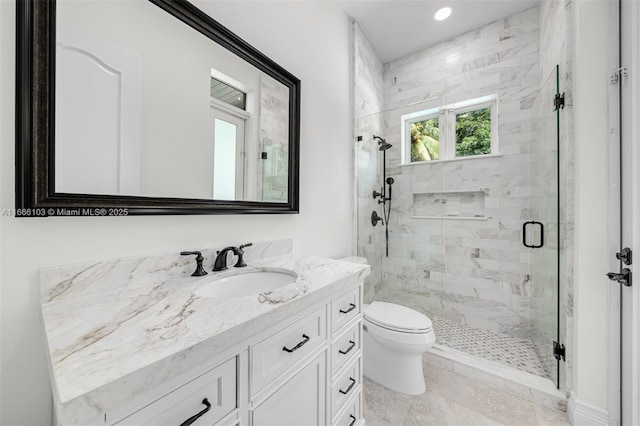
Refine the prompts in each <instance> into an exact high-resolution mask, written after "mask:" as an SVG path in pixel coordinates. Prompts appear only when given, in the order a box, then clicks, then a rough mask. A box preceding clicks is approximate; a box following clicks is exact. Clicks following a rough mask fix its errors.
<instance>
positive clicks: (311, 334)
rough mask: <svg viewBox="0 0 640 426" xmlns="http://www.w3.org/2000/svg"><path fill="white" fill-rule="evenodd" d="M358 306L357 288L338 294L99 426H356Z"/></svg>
mask: <svg viewBox="0 0 640 426" xmlns="http://www.w3.org/2000/svg"><path fill="white" fill-rule="evenodd" d="M361 304H362V287H361V285H359V286H357V287H353V286H352V287H349V288H348V289H344V291H341V292H338V293H336V294H335V295H334V296H332V297H330V298H327V299H325V300H324V301H322V302H321V303H316V304H315V305H313V306H311V307H308V308H306V309H304V310H302V311H301V312H300V313H299V314H297V315H296V316H294V317H292V318H290V319H287V320H284V321H282V322H279V323H277V324H274V325H271V326H269V327H266V328H265V329H263V330H262V331H259V332H258V333H256V334H255V335H254V336H253V337H252V338H251V339H249V340H248V341H244V342H237V344H235V345H234V346H233V347H232V348H229V350H230V351H231V353H230V352H229V351H227V352H225V355H224V356H223V355H221V356H220V357H221V358H220V359H214V360H212V361H211V363H210V365H211V368H208V369H207V368H200V370H198V371H204V373H197V372H193V371H192V372H191V376H189V372H187V373H183V374H182V375H180V376H179V377H178V378H174V379H173V381H172V383H171V384H167V385H166V386H163V387H162V389H153V390H152V391H150V392H148V393H146V394H145V395H142V396H138V397H136V399H135V401H129V402H128V403H127V404H123V405H122V406H121V407H117V409H115V410H112V411H111V412H107V413H106V414H105V416H104V421H101V422H100V424H108V425H113V426H128V425H136V426H141V425H154V426H156V425H157V426H161V425H171V426H181V425H183V424H185V425H186V424H192V425H195V426H202V425H207V426H214V425H216V426H231V425H255V426H286V425H291V426H300V425H317V426H321V425H333V424H335V425H340V426H348V425H351V426H354V425H358V424H362V423H364V421H363V420H362V419H361V413H362V397H361V394H362V361H361V358H362V349H361V342H362V322H361V317H362V316H361V312H362V309H361ZM194 376H195V377H194ZM183 377H184V378H186V379H185V381H184V382H182V383H178V382H179V379H180V378H183ZM205 400H206V402H205ZM196 416H197V417H196ZM190 418H191V419H192V420H193V421H192V423H185V422H187V421H188V419H190ZM91 424H95V423H91Z"/></svg>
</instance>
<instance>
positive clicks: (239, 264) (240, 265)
mask: <svg viewBox="0 0 640 426" xmlns="http://www.w3.org/2000/svg"><path fill="white" fill-rule="evenodd" d="M252 245H253V243H247V244H243V245H241V246H240V247H238V251H237V252H236V255H237V256H238V261H237V262H236V264H235V265H233V266H234V267H235V268H243V267H245V266H247V264H246V263H245V261H244V259H243V258H242V256H244V250H243V249H244V248H245V247H251V246H252Z"/></svg>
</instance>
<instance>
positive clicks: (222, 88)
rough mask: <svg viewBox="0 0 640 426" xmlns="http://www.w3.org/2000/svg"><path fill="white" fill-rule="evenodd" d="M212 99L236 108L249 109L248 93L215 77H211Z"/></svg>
mask: <svg viewBox="0 0 640 426" xmlns="http://www.w3.org/2000/svg"><path fill="white" fill-rule="evenodd" d="M211 97H212V98H215V99H218V100H220V101H222V102H224V103H226V104H229V105H233V106H234V107H236V108H240V109H243V110H244V109H247V94H246V93H244V92H243V91H241V90H238V89H236V88H235V87H233V86H230V85H229V84H227V83H225V82H224V81H220V80H218V79H216V78H213V77H211Z"/></svg>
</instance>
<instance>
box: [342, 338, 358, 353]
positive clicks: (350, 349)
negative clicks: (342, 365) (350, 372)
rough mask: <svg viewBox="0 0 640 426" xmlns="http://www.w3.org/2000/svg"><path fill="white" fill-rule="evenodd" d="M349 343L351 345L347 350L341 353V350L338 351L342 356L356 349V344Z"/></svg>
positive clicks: (351, 341)
mask: <svg viewBox="0 0 640 426" xmlns="http://www.w3.org/2000/svg"><path fill="white" fill-rule="evenodd" d="M349 343H351V344H350V345H349V347H348V348H347V350H346V351H343V350H342V349H340V350H339V351H338V352H340V353H341V354H342V355H346V354H348V353H349V352H351V351H352V350H353V348H355V347H356V342H354V341H353V340H349Z"/></svg>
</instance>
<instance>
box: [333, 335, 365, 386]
mask: <svg viewBox="0 0 640 426" xmlns="http://www.w3.org/2000/svg"><path fill="white" fill-rule="evenodd" d="M360 333H361V327H360V322H357V323H356V324H354V325H353V326H352V327H351V328H349V329H348V330H347V331H346V332H345V333H343V334H342V335H340V337H338V338H336V339H335V340H334V342H333V344H332V345H331V375H332V376H334V375H335V374H336V373H337V372H338V371H339V370H340V369H341V368H342V366H343V365H345V364H346V363H347V362H349V361H350V360H352V359H353V357H354V355H355V354H356V353H357V352H358V351H359V350H360V347H361V343H360V342H361V340H360Z"/></svg>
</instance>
